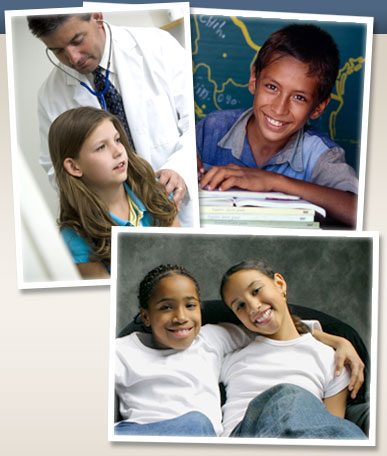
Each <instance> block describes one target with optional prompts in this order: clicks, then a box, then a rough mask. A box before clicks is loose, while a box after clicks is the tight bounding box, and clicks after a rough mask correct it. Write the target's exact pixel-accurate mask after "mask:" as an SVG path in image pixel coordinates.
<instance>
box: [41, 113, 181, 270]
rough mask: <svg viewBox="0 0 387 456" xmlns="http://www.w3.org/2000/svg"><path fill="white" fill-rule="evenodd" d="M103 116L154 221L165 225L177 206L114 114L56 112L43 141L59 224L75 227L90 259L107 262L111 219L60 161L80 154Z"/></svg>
mask: <svg viewBox="0 0 387 456" xmlns="http://www.w3.org/2000/svg"><path fill="white" fill-rule="evenodd" d="M104 120H110V121H111V122H112V123H113V125H114V127H115V128H116V130H117V131H118V133H119V135H120V139H121V142H122V144H123V145H124V147H125V149H126V153H127V155H128V177H127V183H128V185H129V187H130V188H131V190H132V191H133V193H134V194H135V195H136V196H137V197H138V198H139V199H140V200H141V201H142V202H143V203H144V205H145V207H146V208H147V210H148V211H149V212H150V214H151V216H152V220H153V225H158V226H170V225H171V224H172V223H173V221H174V219H175V217H176V215H177V208H176V204H175V203H174V202H173V201H171V200H170V199H169V198H168V195H167V193H166V191H165V189H164V187H163V186H162V185H161V184H159V183H158V182H157V181H156V177H155V174H154V171H153V169H152V167H151V166H150V164H149V163H148V162H147V161H145V160H144V159H143V158H141V157H139V156H138V155H136V154H135V153H134V152H133V150H132V149H131V147H130V145H129V142H128V138H127V135H126V132H125V130H124V128H123V126H122V124H121V122H120V120H119V119H118V118H117V117H115V116H114V115H112V114H110V113H109V112H107V111H105V110H102V109H97V108H92V107H81V108H75V109H70V110H68V111H66V112H64V113H63V114H61V115H60V116H59V117H57V118H56V119H55V121H54V122H53V123H52V125H51V127H50V131H49V134H48V144H49V149H50V156H51V161H52V163H53V166H54V170H55V175H56V182H57V185H58V188H59V198H60V215H59V219H58V224H59V227H60V228H63V227H65V226H67V227H69V228H72V229H74V230H75V231H77V233H79V235H80V236H81V237H82V238H84V239H85V240H86V242H87V243H88V244H89V245H90V248H91V251H92V254H93V255H94V256H95V258H96V259H97V260H101V261H103V262H104V264H105V265H109V264H110V251H111V240H110V239H111V238H110V236H111V227H112V225H116V223H115V222H114V221H113V219H112V218H111V217H110V215H109V210H108V208H107V207H106V205H105V204H104V202H103V201H102V200H101V198H99V197H98V196H97V194H96V193H95V192H93V191H92V190H91V189H89V188H88V187H87V186H86V185H85V183H84V182H83V180H82V179H81V178H79V177H74V176H72V175H70V174H69V173H68V172H67V171H66V170H65V168H64V166H63V162H64V160H65V159H66V158H73V159H77V158H78V157H79V153H80V150H81V148H82V146H83V144H84V142H85V141H86V140H87V138H88V137H89V136H90V134H91V133H92V132H93V131H94V130H95V128H97V127H98V126H99V125H100V124H101V122H103V121H104Z"/></svg>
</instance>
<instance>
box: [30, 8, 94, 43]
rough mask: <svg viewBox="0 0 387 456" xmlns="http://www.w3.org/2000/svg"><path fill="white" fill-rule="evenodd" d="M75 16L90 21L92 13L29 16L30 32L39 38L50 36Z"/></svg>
mask: <svg viewBox="0 0 387 456" xmlns="http://www.w3.org/2000/svg"><path fill="white" fill-rule="evenodd" d="M73 17H78V18H79V19H80V20H82V21H86V22H88V21H90V19H91V14H55V15H54V14H52V15H46V16H27V23H28V28H29V29H30V32H31V33H32V34H33V35H34V36H36V37H37V38H41V37H44V36H49V35H51V34H52V33H55V32H56V31H57V29H58V28H60V27H61V26H62V25H63V24H64V23H65V22H67V21H68V20H70V19H71V18H73Z"/></svg>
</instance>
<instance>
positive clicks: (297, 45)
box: [254, 24, 340, 103]
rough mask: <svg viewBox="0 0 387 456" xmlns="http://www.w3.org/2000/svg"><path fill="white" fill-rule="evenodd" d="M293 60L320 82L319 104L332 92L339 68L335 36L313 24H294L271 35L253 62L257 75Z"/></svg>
mask: <svg viewBox="0 0 387 456" xmlns="http://www.w3.org/2000/svg"><path fill="white" fill-rule="evenodd" d="M285 56H290V57H294V58H295V59H297V60H299V61H301V62H303V63H305V64H307V65H308V66H309V72H308V75H310V76H312V75H313V76H316V77H317V79H318V82H319V87H318V103H321V102H322V101H324V100H326V99H327V98H328V97H329V95H330V94H331V92H332V89H333V86H334V84H335V81H336V78H337V74H338V72H339V68H340V57H339V51H338V48H337V45H336V43H335V41H334V39H333V38H332V36H331V35H330V34H329V33H328V32H326V31H325V30H322V29H321V28H320V27H317V26H316V25H313V24H291V25H288V26H286V27H284V28H282V29H280V30H277V31H276V32H274V33H272V34H271V35H270V36H269V38H268V39H267V40H266V41H265V42H264V44H263V45H262V47H261V49H260V50H259V53H258V55H257V58H256V60H255V62H254V68H255V75H256V78H257V79H258V77H259V74H260V72H261V71H262V70H263V69H264V68H265V67H267V66H268V65H270V63H272V62H273V61H274V60H277V59H280V58H281V57H285Z"/></svg>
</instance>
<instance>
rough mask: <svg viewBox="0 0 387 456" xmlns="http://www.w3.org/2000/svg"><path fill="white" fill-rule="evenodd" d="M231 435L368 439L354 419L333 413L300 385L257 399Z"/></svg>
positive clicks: (280, 388)
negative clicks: (347, 418)
mask: <svg viewBox="0 0 387 456" xmlns="http://www.w3.org/2000/svg"><path fill="white" fill-rule="evenodd" d="M231 437H279V438H305V439H366V438H367V437H366V435H365V434H364V433H363V432H362V430H361V429H360V428H359V427H358V426H356V424H354V423H352V422H351V421H348V420H345V419H343V418H339V417H337V416H334V415H332V414H331V413H330V412H328V410H327V409H326V408H325V406H324V404H323V403H322V402H321V401H320V400H319V399H318V398H317V397H316V396H314V395H313V394H312V393H310V392H309V391H307V390H305V389H303V388H300V387H299V386H295V385H290V384H282V385H277V386H274V387H273V388H270V389H268V390H267V391H265V392H264V393H262V394H260V395H259V396H257V397H256V398H255V399H253V400H252V401H251V402H250V404H249V406H248V408H247V410H246V413H245V416H244V418H243V420H242V421H241V422H240V423H239V424H238V425H237V426H236V427H235V429H234V430H233V431H232V433H231Z"/></svg>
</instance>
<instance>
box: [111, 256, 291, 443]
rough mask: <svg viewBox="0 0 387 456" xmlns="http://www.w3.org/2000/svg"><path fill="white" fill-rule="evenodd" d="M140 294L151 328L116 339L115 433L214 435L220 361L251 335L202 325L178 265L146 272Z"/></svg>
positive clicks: (196, 298) (195, 287) (194, 292)
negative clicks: (117, 411) (117, 416)
mask: <svg viewBox="0 0 387 456" xmlns="http://www.w3.org/2000/svg"><path fill="white" fill-rule="evenodd" d="M138 298H139V303H140V314H141V317H142V320H143V322H144V324H145V325H146V326H147V327H150V328H151V333H148V332H141V331H138V332H132V333H131V334H129V335H126V336H124V337H119V338H117V339H116V343H115V351H116V359H115V390H116V393H117V395H118V398H119V404H120V414H121V416H122V418H123V420H122V421H120V422H119V423H117V424H116V425H115V427H114V433H115V435H148V436H149V435H152V436H216V435H218V436H219V435H220V434H221V433H222V430H223V428H222V412H221V407H220V404H221V396H220V390H219V378H220V371H221V366H222V363H223V359H224V356H225V355H226V354H228V353H231V352H232V351H234V350H236V349H237V348H241V347H244V346H246V345H247V344H249V343H250V342H251V336H250V335H248V334H247V333H246V332H245V330H244V329H243V328H242V327H238V326H237V325H234V324H232V323H221V324H217V325H212V324H206V325H204V326H202V313H201V299H200V289H199V284H198V282H197V280H196V279H195V277H194V276H193V275H192V274H191V273H190V272H189V271H187V270H186V269H185V268H183V267H181V266H178V265H170V264H164V265H160V266H158V267H156V268H154V269H152V270H151V271H150V272H148V274H147V275H146V276H145V277H144V278H143V280H142V281H141V283H140V286H139V294H138ZM292 412H293V416H297V413H298V412H299V410H292ZM268 418H270V416H269V415H268Z"/></svg>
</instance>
